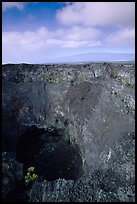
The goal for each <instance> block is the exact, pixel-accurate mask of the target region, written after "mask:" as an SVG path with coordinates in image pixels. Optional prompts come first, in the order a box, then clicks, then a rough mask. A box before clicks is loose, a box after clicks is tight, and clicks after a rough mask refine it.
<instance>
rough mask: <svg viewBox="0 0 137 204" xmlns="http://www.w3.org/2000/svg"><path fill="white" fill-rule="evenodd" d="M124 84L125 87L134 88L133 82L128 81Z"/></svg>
mask: <svg viewBox="0 0 137 204" xmlns="http://www.w3.org/2000/svg"><path fill="white" fill-rule="evenodd" d="M125 85H126V87H128V88H131V89H134V88H135V85H134V84H130V83H129V82H127V83H126V84H125Z"/></svg>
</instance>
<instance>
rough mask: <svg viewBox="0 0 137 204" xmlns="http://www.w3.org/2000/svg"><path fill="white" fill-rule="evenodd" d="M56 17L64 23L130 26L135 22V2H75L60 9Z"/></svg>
mask: <svg viewBox="0 0 137 204" xmlns="http://www.w3.org/2000/svg"><path fill="white" fill-rule="evenodd" d="M56 17H57V19H58V21H59V22H60V23H62V24H64V25H72V24H75V25H77V24H83V25H86V26H87V25H90V26H114V25H116V26H120V25H123V26H127V25H128V26H130V25H134V23H135V3H134V2H75V3H73V4H68V5H66V6H65V7H63V8H62V9H60V10H59V11H58V12H57V14H56Z"/></svg>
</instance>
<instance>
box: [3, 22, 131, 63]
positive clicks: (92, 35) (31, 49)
mask: <svg viewBox="0 0 137 204" xmlns="http://www.w3.org/2000/svg"><path fill="white" fill-rule="evenodd" d="M134 39H135V31H134V29H129V28H121V29H119V30H117V31H116V32H114V33H113V34H109V35H105V33H103V32H102V31H101V30H99V29H96V28H93V27H81V26H72V27H70V28H67V29H65V28H64V29H63V28H62V29H57V30H54V31H50V30H48V29H47V28H46V27H40V28H39V29H37V30H35V31H25V32H3V33H2V54H3V56H2V60H3V63H5V62H6V63H7V62H9V61H11V62H21V61H22V62H26V61H27V62H33V63H35V62H36V61H37V62H45V61H46V60H45V57H46V59H49V58H51V56H52V57H55V56H59V55H60V52H63V51H64V49H73V50H75V49H77V48H78V49H87V48H94V47H107V46H108V47H109V46H110V47H115V46H118V47H122V46H123V47H126V46H127V47H133V48H134ZM62 50H63V51H62Z"/></svg>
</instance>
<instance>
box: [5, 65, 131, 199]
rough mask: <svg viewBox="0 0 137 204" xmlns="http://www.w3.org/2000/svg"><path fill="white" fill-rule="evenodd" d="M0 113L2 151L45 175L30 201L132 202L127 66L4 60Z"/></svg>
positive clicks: (129, 82)
mask: <svg viewBox="0 0 137 204" xmlns="http://www.w3.org/2000/svg"><path fill="white" fill-rule="evenodd" d="M2 111H3V112H2V114H3V117H2V118H3V123H2V134H3V140H2V142H3V144H2V149H3V151H4V152H13V151H16V150H17V152H16V153H17V160H18V162H23V165H24V173H26V168H28V167H29V166H32V165H33V166H35V167H36V171H37V173H38V174H39V177H41V181H42V179H43V178H44V179H46V177H47V178H48V179H49V181H48V182H47V183H46V184H43V182H41V183H37V182H36V183H35V185H36V186H37V185H38V187H36V186H35V187H36V188H35V191H34V192H33V190H32V191H31V194H30V200H33V198H32V196H31V195H32V194H33V197H35V201H38V200H43V198H42V196H46V191H41V190H40V189H41V188H43V189H44V188H45V187H42V186H43V185H44V186H46V185H47V186H48V185H50V186H54V190H53V191H52V187H49V188H48V189H49V191H48V195H52V193H53V195H56V196H54V197H52V199H51V200H61V199H62V195H63V194H62V193H63V192H64V191H63V189H62V186H63V185H65V187H64V188H65V189H66V188H67V186H68V189H69V190H68V189H67V190H66V192H69V196H68V193H67V195H66V194H65V193H64V195H66V198H63V199H62V200H68V201H82V202H83V201H91V202H95V201H100V202H102V201H110V202H112V201H118V202H119V201H124V202H127V201H129V202H134V200H135V194H134V186H135V184H134V181H135V168H134V166H135V154H134V149H135V148H134V147H135V133H134V132H135V65H134V64H124V63H123V64H118V63H92V64H90V63H88V64H84V65H78V64H77V65H74V64H69V65H66V64H64V65H61V64H58V65H55V66H54V65H44V64H43V65H38V64H35V65H29V64H18V65H3V66H2ZM34 127H35V128H34ZM31 128H32V129H31ZM50 128H51V129H52V130H51V131H50ZM30 129H31V130H30ZM28 131H30V132H28ZM60 131H61V132H60ZM15 159H16V158H15ZM4 165H5V164H4ZM6 165H7V163H6ZM8 165H9V164H8ZM4 168H7V167H4ZM10 171H12V170H10ZM59 178H62V180H59V181H58V180H56V181H54V180H55V179H59ZM48 179H47V180H48ZM64 179H67V181H65V180H64ZM50 180H51V181H52V182H51V183H52V184H51V183H50ZM70 180H73V184H74V186H73V187H72V188H71V187H70V188H69V181H70ZM4 182H5V183H6V182H7V181H6V180H5V181H4ZM54 182H55V183H54ZM67 182H68V183H67ZM11 183H12V182H11ZM48 183H49V184H48ZM54 184H55V185H54ZM57 184H58V185H57ZM9 186H12V185H10V184H9ZM13 188H14V187H13ZM60 188H61V189H62V190H60V191H62V193H61V192H60V191H58V192H60V193H58V194H57V189H60ZM36 189H37V190H38V191H37V190H36ZM30 190H31V189H30ZM51 192H52V193H51ZM54 193H55V194H54ZM34 194H36V196H34ZM57 196H58V197H57ZM49 197H50V196H49ZM49 197H45V198H44V200H45V201H46V200H49V199H50V198H49Z"/></svg>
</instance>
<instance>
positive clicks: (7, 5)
mask: <svg viewBox="0 0 137 204" xmlns="http://www.w3.org/2000/svg"><path fill="white" fill-rule="evenodd" d="M25 4H26V3H24V2H2V10H3V11H6V10H8V9H11V8H17V9H19V10H23V8H24V6H25Z"/></svg>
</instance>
